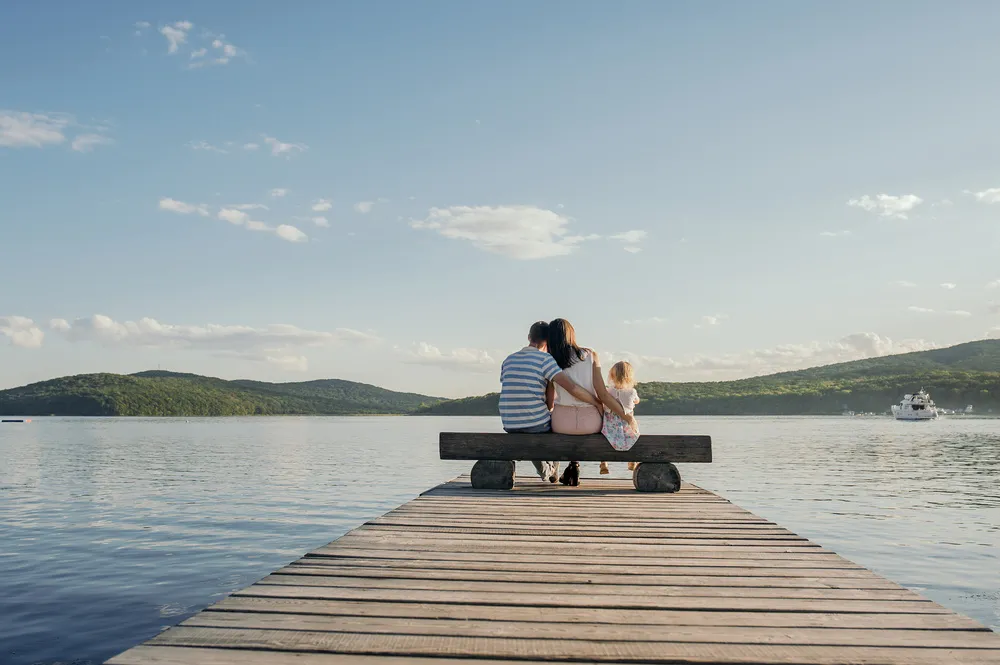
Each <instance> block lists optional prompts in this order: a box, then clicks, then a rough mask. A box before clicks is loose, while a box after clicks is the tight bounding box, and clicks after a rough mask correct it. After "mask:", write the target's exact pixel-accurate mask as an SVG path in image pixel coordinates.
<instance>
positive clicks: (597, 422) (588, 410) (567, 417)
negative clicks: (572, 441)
mask: <svg viewBox="0 0 1000 665" xmlns="http://www.w3.org/2000/svg"><path fill="white" fill-rule="evenodd" d="M603 424H604V415H603V414H602V413H600V412H599V411H598V410H597V408H596V407H593V406H590V405H589V404H588V405H586V406H562V405H559V404H557V405H556V406H555V407H554V408H553V409H552V431H553V432H555V433H556V434H597V433H598V432H600V431H601V426H602V425H603Z"/></svg>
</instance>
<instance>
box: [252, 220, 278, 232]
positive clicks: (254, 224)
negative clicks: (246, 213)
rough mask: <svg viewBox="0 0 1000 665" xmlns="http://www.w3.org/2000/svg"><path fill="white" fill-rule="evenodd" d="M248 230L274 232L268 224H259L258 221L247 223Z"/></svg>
mask: <svg viewBox="0 0 1000 665" xmlns="http://www.w3.org/2000/svg"><path fill="white" fill-rule="evenodd" d="M247 229H248V230H250V231H273V230H274V229H272V228H271V227H270V226H268V225H267V224H265V223H264V222H257V221H254V220H252V219H251V220H249V221H248V222H247Z"/></svg>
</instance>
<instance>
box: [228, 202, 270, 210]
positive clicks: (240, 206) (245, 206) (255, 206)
mask: <svg viewBox="0 0 1000 665" xmlns="http://www.w3.org/2000/svg"><path fill="white" fill-rule="evenodd" d="M226 207H227V208H235V209H236V210H270V208H268V207H267V206H266V205H264V204H263V203H231V204H229V205H227V206H226Z"/></svg>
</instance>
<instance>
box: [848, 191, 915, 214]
mask: <svg viewBox="0 0 1000 665" xmlns="http://www.w3.org/2000/svg"><path fill="white" fill-rule="evenodd" d="M923 202H924V200H923V199H922V198H920V197H919V196H917V195H916V194H903V195H901V196H892V195H890V194H876V195H875V196H869V195H868V194H865V195H864V196H862V197H861V198H858V199H851V200H850V201H848V202H847V205H849V206H851V207H854V208H861V209H862V210H867V211H868V212H876V213H878V214H879V216H880V217H890V218H896V219H907V217H908V214H909V213H910V212H911V211H912V210H913V209H914V208H916V207H917V206H918V205H920V204H921V203H923Z"/></svg>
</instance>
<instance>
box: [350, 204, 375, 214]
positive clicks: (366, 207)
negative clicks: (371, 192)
mask: <svg viewBox="0 0 1000 665" xmlns="http://www.w3.org/2000/svg"><path fill="white" fill-rule="evenodd" d="M374 207H375V202H374V201H359V202H358V203H355V204H354V209H355V210H357V211H358V212H360V213H361V214H363V215H367V214H368V213H370V212H371V211H372V208H374Z"/></svg>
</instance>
